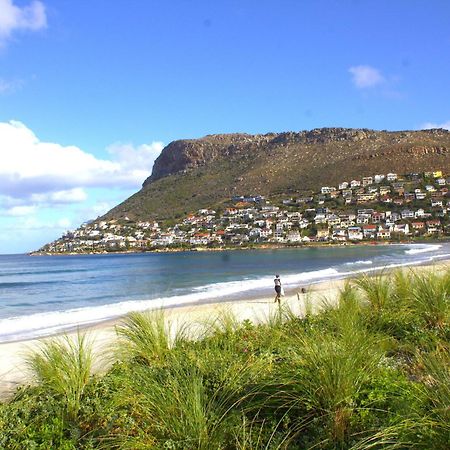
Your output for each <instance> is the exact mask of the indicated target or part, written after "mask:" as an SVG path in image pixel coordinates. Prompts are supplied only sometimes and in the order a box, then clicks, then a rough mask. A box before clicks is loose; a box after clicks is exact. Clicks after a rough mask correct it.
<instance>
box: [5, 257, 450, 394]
mask: <svg viewBox="0 0 450 450" xmlns="http://www.w3.org/2000/svg"><path fill="white" fill-rule="evenodd" d="M406 267H411V266H406ZM412 267H414V268H415V269H418V270H430V269H434V270H437V271H441V270H448V269H449V268H450V259H445V260H439V261H435V262H428V263H422V264H420V265H416V266H412ZM392 270H396V269H395V268H390V269H388V271H389V272H391V271H392ZM379 271H383V268H380V270H379ZM379 271H373V273H372V272H369V274H371V275H374V274H375V273H377V272H379ZM358 275H359V273H355V274H354V276H358ZM349 278H352V277H351V276H348V277H342V278H331V279H328V280H324V281H320V282H317V283H314V282H310V283H307V284H306V286H307V292H306V293H301V292H299V290H300V289H301V288H302V287H305V286H297V287H294V288H290V289H289V290H288V291H287V292H286V295H285V296H284V297H282V300H281V303H282V304H285V305H287V306H288V307H289V308H290V309H291V310H292V312H293V313H294V314H296V315H298V316H302V315H303V314H304V313H305V310H306V308H308V307H311V308H312V310H313V312H315V311H317V310H318V309H320V307H321V305H322V304H323V302H324V301H325V300H326V301H327V302H331V303H333V302H336V301H337V298H338V295H339V292H340V289H341V288H342V287H343V286H344V284H345V282H346V281H347V280H348V279H349ZM277 308H278V305H277V304H276V303H274V296H270V297H269V296H264V297H261V296H259V297H257V298H246V299H241V300H239V299H238V300H236V299H234V300H224V301H222V302H220V301H219V302H217V301H215V302H204V303H195V304H190V305H178V306H170V307H167V308H163V309H162V310H163V311H164V315H165V319H166V321H167V322H170V323H172V324H173V325H174V326H182V325H183V324H187V325H189V326H192V327H195V326H196V325H197V326H198V325H201V324H205V323H206V322H207V321H208V320H211V319H214V318H216V317H217V316H218V314H220V312H221V311H229V312H230V313H232V314H233V315H234V316H235V317H236V318H237V319H238V320H239V321H244V320H250V321H252V322H254V323H261V322H263V321H265V320H267V319H268V318H269V317H271V316H272V315H273V314H274V313H275V312H276V311H278V309H277ZM146 311H152V310H146ZM153 311H158V309H154V310H153ZM124 317H126V315H124V316H120V317H116V318H111V319H107V320H105V321H101V322H97V323H93V324H86V325H84V326H83V325H81V326H77V327H75V328H73V329H72V330H71V331H67V330H66V331H64V332H58V333H55V334H52V335H49V336H45V337H41V338H33V339H24V340H18V341H10V342H3V343H0V368H1V369H0V370H1V372H0V400H1V399H7V398H8V397H10V396H11V395H13V394H14V392H15V390H16V389H17V388H18V387H20V386H22V385H26V384H29V382H30V377H29V375H28V374H27V372H26V363H25V355H26V354H27V353H29V352H30V351H32V350H33V349H36V348H38V347H39V345H40V343H42V342H45V341H48V340H51V339H54V338H55V337H59V336H63V335H67V336H69V337H71V338H73V337H74V336H76V335H77V333H78V332H80V331H81V332H83V333H86V334H87V335H88V336H89V338H90V340H92V342H93V351H94V355H102V354H104V352H105V351H106V350H107V349H108V348H110V347H111V346H112V345H113V344H114V342H115V341H116V340H117V335H116V333H115V327H116V326H117V325H119V324H120V323H121V322H122V321H123V319H124ZM100 370H101V369H99V370H98V371H100Z"/></svg>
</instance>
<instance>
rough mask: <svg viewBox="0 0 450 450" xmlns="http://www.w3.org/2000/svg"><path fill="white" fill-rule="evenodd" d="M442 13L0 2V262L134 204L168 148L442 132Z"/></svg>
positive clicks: (281, 0)
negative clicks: (360, 130)
mask: <svg viewBox="0 0 450 450" xmlns="http://www.w3.org/2000/svg"><path fill="white" fill-rule="evenodd" d="M449 23H450V2H448V1H447V0H434V1H433V0H428V1H425V0H423V1H419V0H403V1H402V0H397V1H394V2H393V1H392V0H390V1H387V0H386V1H382V0H376V1H375V0H374V1H371V0H366V1H363V0H359V1H358V0H339V1H338V0H336V1H331V0H327V1H326V0H314V1H313V0H310V1H302V0H291V1H287V0H286V1H285V0H277V1H275V0H272V1H266V0H240V1H231V0H230V1H221V0H216V1H201V0H199V1H194V0H190V1H188V0H184V1H183V0H168V1H151V0H114V1H111V0H92V1H73V0H40V1H36V0H34V1H33V0H23V1H21V0H20V1H19V0H0V152H1V155H0V157H1V160H0V253H11V252H24V251H29V250H32V249H35V248H37V247H39V246H40V245H42V244H44V243H45V242H48V241H50V240H53V239H55V238H57V237H59V236H60V234H61V233H62V231H64V229H66V228H74V227H76V226H78V225H79V224H80V223H81V222H83V221H84V220H88V219H92V218H95V217H97V215H99V214H102V213H104V212H106V211H107V210H108V209H109V208H111V207H112V206H114V205H115V204H117V203H119V202H120V201H122V200H124V199H125V198H127V197H128V196H129V195H131V194H132V193H133V192H135V191H137V190H138V189H139V187H140V185H141V183H142V182H143V181H144V179H145V178H146V176H147V175H149V174H150V172H151V168H152V164H153V161H154V159H155V158H156V157H157V155H158V154H159V152H160V151H161V149H162V147H163V145H164V144H168V143H169V142H170V141H172V140H174V139H181V138H192V137H200V136H203V135H205V134H212V133H228V132H248V133H265V132H269V131H287V130H302V129H311V128H316V127H324V126H343V127H367V128H375V129H387V130H400V129H419V128H424V127H433V126H442V127H447V128H450V89H449V86H448V80H450V57H449V55H450V26H449Z"/></svg>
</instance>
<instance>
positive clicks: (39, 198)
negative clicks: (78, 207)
mask: <svg viewBox="0 0 450 450" xmlns="http://www.w3.org/2000/svg"><path fill="white" fill-rule="evenodd" d="M87 197H88V196H87V193H86V191H85V190H84V189H83V188H73V189H68V190H63V191H56V192H48V193H43V194H31V198H30V200H31V201H32V202H33V203H43V204H45V203H50V204H68V203H80V202H84V201H85V200H86V199H87Z"/></svg>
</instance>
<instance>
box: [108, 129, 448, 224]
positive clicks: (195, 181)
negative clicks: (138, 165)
mask: <svg viewBox="0 0 450 450" xmlns="http://www.w3.org/2000/svg"><path fill="white" fill-rule="evenodd" d="M449 168H450V132H449V131H447V130H443V129H432V130H421V131H376V130H370V129H349V128H320V129H314V130H311V131H301V132H284V133H267V134H258V135H250V134H239V133H235V134H219V135H208V136H205V137H203V138H200V139H186V140H177V141H174V142H171V143H170V144H169V145H167V146H166V147H165V148H164V149H163V151H162V152H161V154H160V156H159V157H158V158H157V160H156V161H155V164H154V167H153V171H152V174H151V176H149V178H147V180H145V182H144V183H143V188H142V189H141V190H140V191H139V192H138V193H136V194H135V195H133V196H132V197H130V198H129V199H127V200H126V201H125V202H123V203H122V204H120V205H118V206H117V207H115V208H114V209H112V210H111V211H110V212H108V213H107V214H106V216H105V218H109V219H110V218H120V217H125V216H127V217H130V218H132V219H139V220H140V219H156V220H166V219H173V218H176V217H181V216H182V215H183V214H187V213H189V212H191V211H195V210H197V209H199V208H203V207H205V208H207V207H216V206H217V205H220V204H221V203H222V202H223V201H224V200H226V199H228V198H230V197H231V196H232V195H236V194H239V195H251V194H252V195H255V194H261V195H274V194H275V195H276V194H289V193H290V192H299V191H307V190H313V189H317V188H319V187H320V186H322V185H337V184H338V183H339V182H341V181H344V180H351V179H353V178H360V177H361V176H367V175H373V174H376V173H388V172H398V173H408V172H422V171H426V170H435V169H442V170H444V171H448V169H449Z"/></svg>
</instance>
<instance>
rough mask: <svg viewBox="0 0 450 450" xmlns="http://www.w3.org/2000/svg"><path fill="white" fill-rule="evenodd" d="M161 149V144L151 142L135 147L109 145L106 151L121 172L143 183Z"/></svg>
mask: <svg viewBox="0 0 450 450" xmlns="http://www.w3.org/2000/svg"><path fill="white" fill-rule="evenodd" d="M163 148H164V144H163V143H162V142H152V143H151V144H142V145H139V146H137V147H134V146H133V145H132V144H123V143H115V144H113V145H110V146H109V147H108V148H107V151H108V153H109V154H110V155H111V156H112V157H113V159H114V160H115V161H117V162H118V163H119V164H120V166H121V168H122V170H124V171H126V172H128V173H129V174H130V175H131V176H132V177H134V178H136V179H138V180H142V181H144V180H145V178H147V177H148V176H149V175H150V173H149V172H150V171H151V168H152V167H153V163H154V162H155V159H156V158H157V157H158V156H159V154H160V153H161V150H162V149H163ZM142 181H141V182H142Z"/></svg>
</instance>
